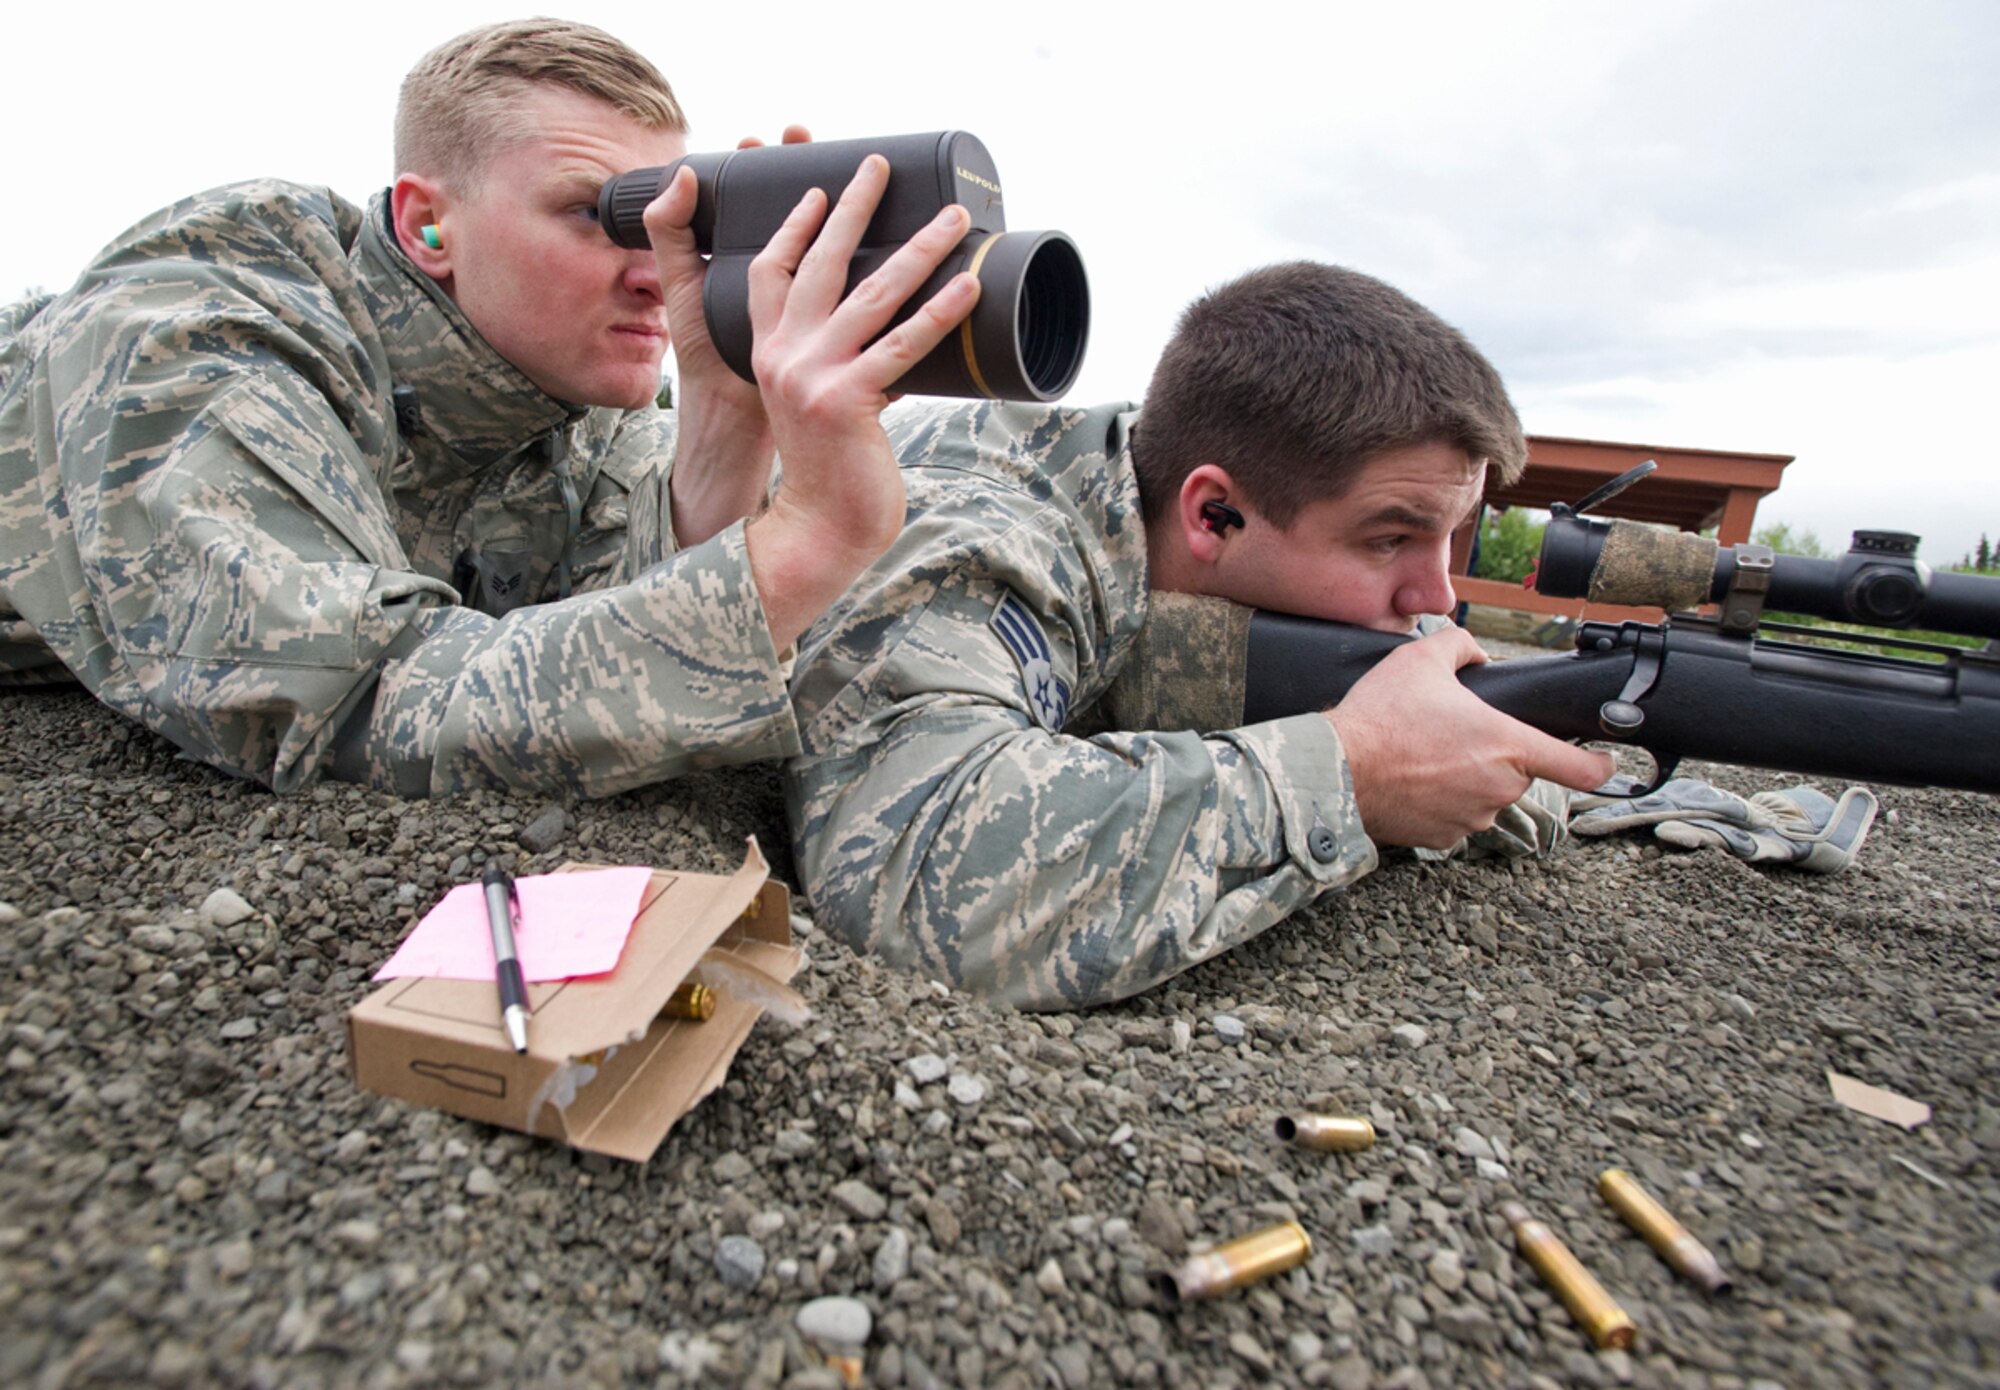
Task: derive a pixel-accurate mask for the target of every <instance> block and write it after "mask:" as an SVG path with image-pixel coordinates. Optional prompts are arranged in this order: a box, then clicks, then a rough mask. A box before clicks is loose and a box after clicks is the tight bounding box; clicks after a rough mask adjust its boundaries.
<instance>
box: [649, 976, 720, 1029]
mask: <svg viewBox="0 0 2000 1390" xmlns="http://www.w3.org/2000/svg"><path fill="white" fill-rule="evenodd" d="M714 1016H715V991H714V990H712V989H710V988H709V987H708V986H707V985H697V984H692V983H690V984H685V985H682V986H681V987H680V988H679V989H677V990H675V991H674V992H673V994H672V996H671V997H669V998H668V1000H667V1002H666V1003H664V1004H662V1005H661V1006H660V1017H661V1018H691V1019H693V1020H694V1021H695V1022H697V1023H700V1022H703V1021H704V1020H706V1019H709V1018H713V1017H714Z"/></svg>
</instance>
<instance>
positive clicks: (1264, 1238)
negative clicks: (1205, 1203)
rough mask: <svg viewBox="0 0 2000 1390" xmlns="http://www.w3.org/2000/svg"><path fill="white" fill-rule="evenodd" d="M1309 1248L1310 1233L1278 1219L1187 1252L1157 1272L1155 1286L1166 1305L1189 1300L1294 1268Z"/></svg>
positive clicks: (1306, 1254)
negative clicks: (1208, 1247)
mask: <svg viewBox="0 0 2000 1390" xmlns="http://www.w3.org/2000/svg"><path fill="white" fill-rule="evenodd" d="M1312 1252H1313V1243H1312V1237H1311V1236H1309V1235H1307V1234H1306V1228H1305V1227H1303V1226H1301V1225H1300V1224H1299V1223H1298V1222H1296V1221H1280V1222H1279V1223H1278V1224H1277V1225H1275V1226H1267V1227H1265V1228H1264V1229H1263V1230H1261V1231H1252V1232H1251V1233H1250V1234H1249V1235H1247V1236H1238V1237H1237V1238H1236V1239H1235V1240H1231V1241H1225V1242H1224V1243H1223V1244H1221V1245H1218V1246H1216V1247H1215V1248H1214V1249H1213V1250H1207V1251H1203V1252H1202V1253H1201V1254H1199V1255H1191V1256H1189V1257H1188V1259H1187V1261H1186V1262H1185V1263H1183V1264H1182V1265H1181V1267H1180V1268H1179V1269H1176V1270H1173V1271H1172V1272H1170V1273H1166V1274H1161V1275H1158V1276H1157V1277H1156V1278H1155V1279H1154V1287H1155V1288H1157V1289H1158V1290H1159V1291H1160V1297H1161V1299H1163V1300H1164V1301H1165V1302H1166V1303H1167V1304H1168V1305H1169V1306H1172V1305H1175V1304H1180V1303H1192V1302H1193V1301H1194V1300H1196V1299H1198V1298H1213V1297H1215V1296H1216V1295H1217V1294H1219V1293H1227V1292H1228V1291H1229V1290H1230V1289H1240V1288H1243V1287H1244V1286H1245V1285H1248V1284H1255V1283H1257V1282H1259V1281H1260V1280H1264V1279H1269V1278H1270V1277H1271V1276H1272V1275H1274V1274H1283V1273H1284V1272H1285V1271H1286V1270H1288V1269H1297V1268H1298V1267H1299V1266H1300V1265H1302V1264H1304V1263H1305V1262H1306V1261H1307V1260H1309V1259H1311V1258H1312Z"/></svg>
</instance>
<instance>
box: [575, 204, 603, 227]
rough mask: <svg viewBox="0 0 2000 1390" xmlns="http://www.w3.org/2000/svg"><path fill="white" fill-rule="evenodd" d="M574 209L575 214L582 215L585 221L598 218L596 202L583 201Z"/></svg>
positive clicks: (592, 220)
mask: <svg viewBox="0 0 2000 1390" xmlns="http://www.w3.org/2000/svg"><path fill="white" fill-rule="evenodd" d="M576 211H577V215H578V216H580V217H582V218H583V220H584V221H586V222H595V221H597V220H598V217H597V204H596V203H584V204H582V205H580V206H579V207H578V208H577V210H576Z"/></svg>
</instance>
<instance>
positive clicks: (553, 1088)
mask: <svg viewBox="0 0 2000 1390" xmlns="http://www.w3.org/2000/svg"><path fill="white" fill-rule="evenodd" d="M591 867H595V866H593V865H587V864H566V865H564V866H563V868H564V870H575V869H584V868H591ZM768 875H769V868H768V866H767V865H766V864H765V862H764V856H763V854H762V853H761V852H760V851H759V850H758V848H757V842H756V841H755V840H752V841H751V842H750V847H749V852H748V854H747V855H746V856H745V858H744V861H743V867H742V868H740V869H738V870H737V871H736V872H735V873H734V874H731V875H728V876H726V877H725V876H723V875H719V874H690V873H679V872H676V871H673V870H668V869H660V870H657V871H655V872H654V874H653V878H652V882H651V883H649V884H648V885H647V887H646V891H645V893H644V894H643V895H642V897H641V900H640V907H639V915H638V917H637V918H636V919H635V920H634V922H633V924H632V934H631V936H630V937H629V938H628V939H627V940H626V943H625V950H624V953H623V955H621V956H620V957H619V961H618V967H617V969H615V970H613V971H611V972H610V973H609V974H605V975H595V976H590V977H588V978H583V979H571V980H556V981H550V982H548V983H545V984H531V985H529V986H528V995H529V1003H530V1006H531V1007H532V1008H533V1010H534V1017H533V1019H532V1021H531V1022H530V1023H529V1025H528V1050H527V1052H525V1053H517V1052H515V1051H514V1050H513V1048H512V1047H510V1046H509V1045H508V1043H507V1039H506V1035H505V1034H504V1033H503V1032H502V1031H501V1026H500V1002H499V994H498V992H497V990H496V988H495V986H494V984H493V982H491V981H487V980H438V979H402V980H391V981H389V982H388V983H387V984H385V985H383V986H382V988H380V989H378V990H376V991H375V992H374V993H373V994H371V995H369V996H368V997H367V998H366V999H364V1000H362V1001H361V1002H360V1003H359V1004H356V1005H355V1006H354V1007H353V1008H352V1009H351V1010H349V1011H348V1015H347V1045H348V1058H349V1061H350V1063H351V1065H352V1067H353V1071H354V1081H355V1084H356V1085H358V1086H360V1087H361V1088H362V1089H363V1090H367V1091H375V1092H378V1093H379V1094H382V1095H385V1096H395V1097H397V1098H398V1099H401V1100H407V1101H411V1102H414V1103H415V1104H417V1105H428V1106H434V1107H436V1108H437V1109H440V1110H449V1111H451V1112H452V1113H453V1114H457V1115H464V1116H466V1117H468V1118H470V1119H474V1120H484V1121H486V1122H487V1123H489V1124H496V1125H504V1126H505V1127H507V1128H508V1129H518V1130H523V1131H525V1132H527V1133H529V1134H538V1135H542V1136H544V1137H546V1138H550V1139H560V1140H562V1141H563V1142H564V1143H567V1144H569V1145H571V1146H573V1147H575V1148H579V1149H587V1150H589V1151H591V1152H593V1153H601V1154H609V1155H611V1156H612V1157H614V1158H624V1159H630V1160H632V1161H633V1162H635V1163H643V1162H644V1161H645V1160H646V1159H648V1158H650V1157H651V1156H652V1154H653V1150H655V1149H656V1148H658V1147H659V1145H660V1141H661V1140H662V1139H664V1138H666V1135H667V1131H668V1130H669V1129H671V1128H672V1127H673V1123H674V1121H675V1120H678V1119H679V1118H680V1117H681V1116H682V1115H685V1114H686V1113H687V1112H688V1111H689V1110H691V1109H692V1108H693V1107H694V1105H695V1102H697V1101H699V1100H700V1099H701V1098H702V1097H703V1096H705V1095H707V1094H708V1093H709V1092H710V1091H712V1090H714V1089H715V1088H716V1087H717V1086H719V1085H721V1084H722V1078H723V1076H724V1074H725V1073H726V1072H727V1071H728V1069H729V1063H730V1061H731V1059H733V1058H734V1057H735V1056H736V1052H737V1049H738V1048H740V1047H742V1045H743V1040H744V1038H746V1037H747V1036H749V1033H750V1028H751V1025H752V1024H754V1023H755V1022H756V1021H757V1017H758V1015H759V1014H761V1013H762V1012H764V1004H763V1002H762V1000H763V999H772V1000H779V999H782V1000H785V1001H787V1002H789V1003H796V1004H799V1006H800V1007H803V1005H802V1001H799V1000H798V996H797V995H795V994H793V993H792V991H791V989H790V988H789V986H788V985H787V984H786V983H785V982H786V981H788V980H790V979H791V978H792V976H793V975H794V974H796V973H797V971H798V968H799V966H800V964H801V963H802V961H803V959H804V954H803V953H802V952H801V951H800V950H799V949H798V948H797V947H796V946H794V945H793V944H792V924H791V897H790V895H789V894H788V893H787V892H786V890H785V887H784V885H783V884H781V883H775V882H772V881H770V880H769V878H768ZM690 978H692V979H695V980H699V981H702V982H703V983H707V984H709V985H710V986H711V987H712V988H714V990H715V993H716V995H717V1004H716V1009H715V1013H714V1016H713V1017H711V1018H708V1019H705V1020H701V1021H695V1020H689V1019H666V1018H661V1017H659V1012H660V1006H661V1005H662V1004H664V1003H665V1002H666V1001H667V999H668V997H669V996H671V995H672V994H673V992H674V990H675V988H676V987H677V986H679V985H680V984H681V983H682V981H684V980H687V979H690Z"/></svg>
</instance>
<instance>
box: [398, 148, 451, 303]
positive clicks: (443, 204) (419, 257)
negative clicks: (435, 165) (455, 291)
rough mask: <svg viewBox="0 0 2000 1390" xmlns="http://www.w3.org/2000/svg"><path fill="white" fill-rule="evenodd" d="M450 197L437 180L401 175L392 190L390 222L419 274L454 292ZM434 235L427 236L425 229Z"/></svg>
mask: <svg viewBox="0 0 2000 1390" xmlns="http://www.w3.org/2000/svg"><path fill="white" fill-rule="evenodd" d="M450 203H451V199H450V197H449V196H448V195H447V194H446V193H445V191H444V189H443V187H442V186H441V185H439V183H438V182H437V180H435V179H430V178H426V177H424V176H423V175H422V174H398V175H397V176H396V182H395V185H394V186H393V187H391V188H390V190H389V221H390V223H391V224H392V225H393V226H394V227H395V229H396V240H397V241H398V242H400V243H401V244H402V247H403V254H404V255H406V256H408V257H409V258H410V260H411V262H412V263H414V264H415V266H416V267H417V269H418V270H421V271H422V272H423V273H424V274H426V275H428V276H430V277H431V279H433V280H436V281H438V282H439V283H440V284H442V285H443V286H444V287H445V289H446V290H449V289H450V288H451V260H452V249H453V248H452V244H451V216H450V211H449V208H450ZM427 227H428V228H429V229H430V235H429V236H426V235H425V234H424V229H425V228H427Z"/></svg>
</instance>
